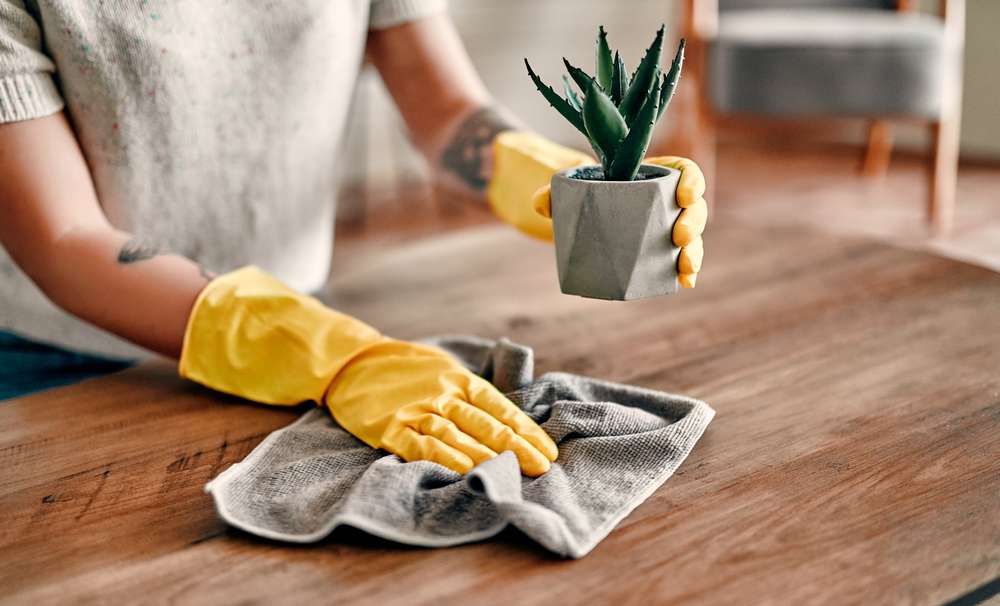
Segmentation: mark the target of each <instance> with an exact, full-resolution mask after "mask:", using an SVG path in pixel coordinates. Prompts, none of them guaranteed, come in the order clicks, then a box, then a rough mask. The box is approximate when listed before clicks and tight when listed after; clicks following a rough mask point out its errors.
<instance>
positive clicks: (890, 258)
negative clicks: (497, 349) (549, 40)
mask: <svg viewBox="0 0 1000 606" xmlns="http://www.w3.org/2000/svg"><path fill="white" fill-rule="evenodd" d="M707 240H708V245H707V248H708V251H709V255H708V259H707V263H708V270H707V271H706V272H705V274H704V275H703V276H702V280H701V282H700V284H699V287H698V289H697V290H695V291H693V292H685V293H684V294H682V295H680V296H675V297H669V298H659V299H652V300H646V301H639V302H631V303H624V304H623V303H608V302H600V301H589V300H584V299H579V298H574V297H566V296H562V295H560V294H558V292H557V287H556V282H555V275H554V274H555V272H554V261H553V258H552V253H551V249H549V248H547V247H546V246H544V245H541V244H536V243H533V242H528V241H526V240H525V239H523V238H521V237H519V236H517V235H515V234H513V233H512V232H509V231H507V230H506V229H504V228H485V229H476V230H469V231H462V232H457V233H454V234H452V235H448V236H442V237H440V238H438V239H436V240H435V241H433V242H430V241H424V242H417V243H412V244H408V245H405V246H401V247H398V248H396V249H394V250H389V251H385V252H382V253H378V254H368V255H365V256H364V257H363V258H359V257H353V258H351V259H349V261H350V262H349V263H347V264H344V263H342V264H341V267H339V268H338V272H337V275H338V276H339V277H338V279H337V280H336V282H335V284H334V285H333V292H334V303H335V305H337V306H338V307H339V308H340V309H343V310H345V311H348V312H350V313H353V314H356V315H358V316H360V317H361V318H363V319H365V320H367V321H369V322H371V323H373V324H375V325H376V326H379V327H380V328H382V329H383V330H384V331H385V332H387V333H388V334H392V335H394V336H398V337H402V338H412V337H418V336H421V335H427V334H435V333H445V332H451V333H454V332H468V333H477V334H482V335H487V336H494V337H496V336H501V335H507V336H509V337H511V338H513V339H515V340H517V341H520V342H523V343H527V344H529V345H531V346H533V347H534V348H535V349H536V352H537V362H538V365H539V366H540V371H546V370H555V369H560V370H565V371H570V372H575V373H583V374H588V375H593V376H597V377H603V378H607V379H612V380H616V381H625V382H631V383H635V384H639V385H643V386H647V387H652V388H657V389H663V390H669V391H675V392H681V393H686V394H690V395H692V396H695V397H698V398H702V399H704V400H706V401H707V402H709V403H710V404H711V405H712V406H713V407H715V409H716V410H717V411H718V416H717V417H716V419H715V421H714V422H713V423H712V424H711V425H710V426H709V428H708V430H707V432H706V433H705V436H704V437H703V438H702V440H701V442H700V443H699V444H698V445H697V446H696V448H695V450H694V452H693V453H692V454H691V456H690V457H689V458H688V460H687V461H686V462H685V463H684V464H683V465H682V466H681V469H680V470H679V472H678V473H677V474H676V475H675V476H674V477H673V478H672V479H670V480H669V481H668V482H667V483H666V484H665V485H664V486H663V487H662V488H661V489H660V490H658V491H657V492H656V493H655V494H654V495H653V496H652V497H651V498H650V499H649V500H648V501H647V502H646V503H645V504H643V505H642V506H640V507H639V508H638V509H637V510H636V511H635V512H634V513H633V514H632V515H630V516H629V517H628V518H626V519H625V520H624V521H623V522H622V523H621V525H620V526H619V527H618V528H617V529H616V530H615V531H614V532H612V533H611V535H610V536H609V537H608V538H607V539H606V540H605V541H604V542H603V543H602V544H601V545H599V546H598V547H597V548H596V549H595V550H594V551H593V552H592V553H591V554H590V555H589V556H587V557H586V558H584V559H582V560H579V561H563V560H559V559H555V558H553V557H551V556H549V555H548V554H546V553H545V552H543V551H542V550H540V549H539V548H537V547H534V546H533V545H532V544H531V543H529V542H528V541H527V540H526V539H524V538H523V537H521V536H518V535H517V534H515V533H514V532H508V533H505V534H504V535H502V536H501V537H500V538H498V539H497V540H492V541H489V542H486V543H482V544H477V545H471V546H465V547H459V548H452V549H439V550H427V549H415V548H406V547H400V546H397V545H394V544H391V543H387V542H383V541H378V540H374V539H371V538H368V537H366V536H365V535H363V534H362V533H360V532H357V531H350V530H347V531H338V532H337V533H336V534H335V535H334V536H333V538H332V539H331V540H329V541H327V542H325V543H323V544H321V545H318V546H315V547H291V546H285V545H281V544H277V543H271V542H267V541H262V540H258V539H255V538H253V537H251V536H248V535H246V534H242V533H240V532H237V531H234V530H229V529H227V528H225V527H224V526H223V524H221V523H220V522H219V520H218V519H217V518H216V516H215V512H214V510H213V506H212V502H211V500H210V498H209V497H208V496H206V495H205V494H204V493H203V492H202V487H203V486H204V484H205V483H206V482H207V481H208V480H209V479H211V478H213V477H214V476H216V475H217V474H218V473H219V472H221V471H222V470H223V469H225V468H226V467H227V466H228V465H230V464H232V463H234V462H236V461H238V460H240V459H241V458H242V457H244V456H245V455H246V454H247V453H248V452H249V451H250V450H251V449H252V448H253V447H254V446H255V445H256V444H257V443H258V442H259V441H260V440H261V439H262V438H263V437H264V436H265V435H266V434H267V433H268V432H270V431H272V430H274V429H277V428H279V427H282V426H283V425H286V424H287V423H289V422H290V421H292V419H293V418H295V416H296V415H297V414H299V412H300V411H299V410H287V409H286V410H282V409H274V408H267V407H263V406H256V405H252V404H249V403H244V402H241V401H237V400H234V399H231V398H226V397H221V396H218V395H215V394H212V393H210V392H208V391H206V390H203V389H201V388H198V387H195V386H193V385H188V384H184V383H182V382H181V381H179V380H177V379H175V378H174V376H173V371H172V369H171V368H170V366H168V365H167V364H164V363H158V364H152V365H146V366H142V367H140V368H138V369H135V370H133V371H129V372H125V373H121V374H118V375H115V376H111V377H107V378H103V379H99V380H94V381H90V382H86V383H83V384H81V385H78V386H74V387H69V388H64V389H59V390H55V391H51V392H48V393H42V394H38V395H35V396H32V397H26V398H22V399H20V400H15V401H12V402H8V403H4V404H0V469H2V476H0V516H2V526H0V588H2V591H0V600H4V601H7V602H10V603H25V604H41V603H48V602H64V601H67V600H69V599H70V598H74V599H76V600H80V601H99V600H106V601H108V602H110V603H119V602H122V601H143V602H147V601H151V602H171V603H172V602H182V603H183V602H199V603H221V602H238V601H239V602H242V601H256V600H260V601H265V600H267V601H270V600H277V601H285V602H293V603H317V602H318V603H329V602H341V603H345V602H349V601H352V600H363V601H365V602H367V603H378V604H417V603H434V604H440V603H472V602H475V603H480V602H487V603H489V602H492V603H503V604H547V605H552V604H584V603H590V604H604V603H615V604H626V603H650V602H655V603H660V602H669V601H677V602H680V601H684V602H690V603H718V604H746V603H768V602H770V603H788V604H802V603H810V602H835V603H839V604H847V603H914V604H940V603H942V602H945V601H947V600H950V599H953V598H955V597H957V596H960V595H962V594H964V593H966V592H968V591H970V590H972V589H974V588H976V587H979V586H981V585H983V584H984V583H987V582H989V581H990V580H991V579H995V578H996V577H997V576H998V575H1000V437H998V435H997V430H998V428H1000V276H997V275H995V274H992V273H990V272H988V271H985V270H982V269H978V268H975V267H972V266H969V265H964V264H961V263H957V262H954V261H949V260H945V259H941V258H937V257H933V256H930V255H927V254H923V253H918V252H912V251H906V250H901V249H897V248H892V247H889V246H886V245H882V244H878V243H873V242H870V241H865V240H848V239H843V238H834V237H831V236H823V235H818V234H816V233H812V232H805V231H801V230H794V229H772V230H769V231H765V230H762V229H760V228H750V227H746V226H740V225H728V226H725V225H720V226H717V227H714V228H713V230H712V232H711V234H710V236H709V237H708V239H707Z"/></svg>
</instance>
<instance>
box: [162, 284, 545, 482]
mask: <svg viewBox="0 0 1000 606" xmlns="http://www.w3.org/2000/svg"><path fill="white" fill-rule="evenodd" d="M180 375H181V376H182V377H184V378H187V379H190V380H192V381H196V382H198V383H201V384H202V385H205V386H207V387H210V388H212V389H215V390H218V391H223V392H226V393H230V394H234V395H237V396H242V397H244V398H248V399H250V400H254V401H257V402H263V403H266V404H283V405H294V404H298V403H300V402H304V401H307V400H311V401H315V402H318V403H320V404H325V405H326V406H327V407H328V408H329V409H330V412H331V413H332V414H333V417H334V418H335V419H336V420H337V422H338V423H339V424H340V425H341V427H343V428H344V429H346V430H347V431H349V432H351V433H352V434H353V435H355V436H356V437H358V438H359V439H361V440H362V441H364V442H365V443H366V444H368V445H369V446H372V447H373V448H383V449H385V450H388V451H389V452H392V453H394V454H396V455H399V456H400V457H401V458H403V459H405V460H407V461H417V460H429V461H434V462H436V463H439V464H441V465H444V466H445V467H448V468H449V469H452V470H454V471H457V472H459V473H466V472H468V471H469V470H470V469H472V468H473V467H474V466H475V465H477V464H479V463H481V462H482V461H484V460H486V459H489V458H492V457H494V456H496V455H497V453H499V452H502V451H505V450H511V451H513V452H514V454H515V455H516V456H517V459H518V461H519V462H520V465H521V471H522V472H524V474H526V475H529V476H539V475H541V474H543V473H545V472H546V471H548V469H549V464H550V462H551V461H554V460H555V459H556V456H557V455H558V451H557V449H556V445H555V443H554V442H553V441H552V439H551V438H550V437H549V436H548V435H547V434H546V433H545V432H544V431H543V430H542V428H541V427H539V426H538V425H537V424H536V423H535V422H534V421H532V420H531V419H530V418H529V417H528V416H527V415H526V414H524V412H523V411H522V410H521V409H520V408H518V407H517V406H515V405H514V404H513V403H512V402H511V401H510V400H508V399H507V398H506V397H505V396H504V395H503V394H501V393H500V392H499V391H498V390H497V389H496V388H495V387H494V386H493V385H491V384H490V383H489V382H488V381H486V380H485V379H483V378H481V377H479V376H477V375H475V374H473V373H471V372H469V371H468V370H467V369H466V368H465V367H464V366H462V364H461V363H460V362H458V361H457V360H455V359H454V358H453V357H452V356H450V355H448V354H447V353H445V352H444V351H441V350H440V349H437V348H435V347H430V346H427V345H420V344H416V343H409V342H406V341H398V340H395V339H390V338H388V337H385V336H383V335H381V334H380V333H379V332H378V331H376V330H375V329H374V328H372V327H370V326H368V325H367V324H364V323H363V322H361V321H359V320H356V319H354V318H351V317H350V316H347V315H344V314H341V313H338V312H336V311H334V310H332V309H330V308H328V307H326V306H324V305H323V304H322V303H320V302H319V301H318V300H316V299H314V298H312V297H307V296H305V295H301V294H299V293H297V292H295V291H293V290H292V289H290V288H288V287H287V286H285V285H284V284H282V283H281V282H279V281H278V280H276V279H275V278H273V277H272V276H270V275H268V274H266V273H264V272H262V271H261V270H259V269H257V268H255V267H246V268H243V269H240V270H237V271H234V272H231V273H228V274H225V275H223V276H220V277H218V278H216V279H215V280H213V281H212V282H211V283H209V285H208V286H206V287H205V290H204V291H202V293H201V294H200V295H199V296H198V299H197V301H196V302H195V306H194V309H193V311H192V312H191V317H190V319H189V320H188V326H187V332H186V334H185V337H184V347H183V350H182V352H181V360H180Z"/></svg>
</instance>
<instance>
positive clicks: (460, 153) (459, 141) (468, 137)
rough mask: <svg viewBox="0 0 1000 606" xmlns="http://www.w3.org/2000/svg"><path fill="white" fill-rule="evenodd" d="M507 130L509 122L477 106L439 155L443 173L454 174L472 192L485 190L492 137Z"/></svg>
mask: <svg viewBox="0 0 1000 606" xmlns="http://www.w3.org/2000/svg"><path fill="white" fill-rule="evenodd" d="M511 128H512V125H511V124H510V122H509V121H507V120H505V119H504V117H503V116H502V115H501V114H500V112H498V111H497V110H496V108H493V107H481V108H479V109H477V110H476V111H474V112H472V114H470V115H469V117H468V118H466V119H465V121H464V122H463V123H462V124H461V125H460V126H459V127H458V130H457V131H456V132H455V136H454V138H452V140H451V142H450V143H449V144H448V147H446V148H445V150H444V154H443V155H442V156H441V163H442V164H443V165H444V168H445V170H448V171H450V172H452V173H454V174H455V175H456V176H457V177H458V178H459V179H461V180H462V182H463V183H465V184H466V185H468V186H469V187H471V188H472V189H474V190H477V191H482V190H485V189H486V185H487V180H488V177H489V171H490V169H491V166H490V158H491V157H492V150H491V146H492V144H493V138H494V137H496V136H497V134H499V133H501V132H503V131H505V130H510V129H511Z"/></svg>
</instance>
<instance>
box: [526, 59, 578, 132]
mask: <svg viewBox="0 0 1000 606" xmlns="http://www.w3.org/2000/svg"><path fill="white" fill-rule="evenodd" d="M524 66H525V67H527V68H528V76H530V77H531V81H532V82H534V83H535V88H537V89H538V92H540V93H542V96H543V97H545V100H546V101H548V102H549V105H551V106H552V107H554V108H556V111H557V112H559V113H560V114H562V115H563V117H564V118H566V119H567V120H569V122H570V124H572V125H573V126H575V127H576V129H577V130H578V131H580V132H581V133H583V134H584V136H587V127H586V126H584V125H583V116H582V115H580V112H578V111H577V110H575V109H573V106H572V105H570V104H569V101H567V100H565V99H563V98H562V97H560V96H559V93H557V92H556V91H554V90H552V87H551V86H549V85H548V84H546V83H544V82H542V79H541V78H539V77H538V74H536V73H535V70H533V69H531V64H530V63H528V60H527V59H525V60H524Z"/></svg>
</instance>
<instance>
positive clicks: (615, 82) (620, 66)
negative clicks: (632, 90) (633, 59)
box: [611, 51, 628, 106]
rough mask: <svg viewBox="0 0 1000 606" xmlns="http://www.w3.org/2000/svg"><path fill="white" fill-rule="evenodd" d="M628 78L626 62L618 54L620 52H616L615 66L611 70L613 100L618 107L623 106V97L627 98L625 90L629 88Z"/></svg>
mask: <svg viewBox="0 0 1000 606" xmlns="http://www.w3.org/2000/svg"><path fill="white" fill-rule="evenodd" d="M627 78H628V75H627V74H626V73H625V62H624V61H622V56H621V55H620V54H618V51H615V65H614V67H613V68H612V69H611V100H612V101H613V102H614V104H615V105H616V106H617V105H620V104H621V102H622V97H624V96H625V89H627V88H628V83H627V82H626V79H627Z"/></svg>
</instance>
